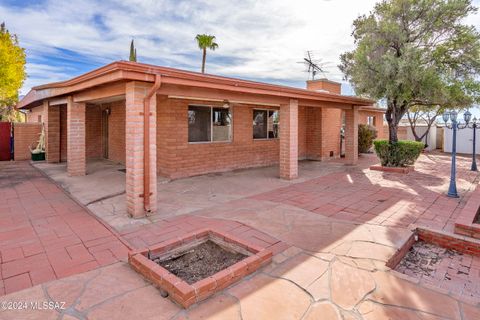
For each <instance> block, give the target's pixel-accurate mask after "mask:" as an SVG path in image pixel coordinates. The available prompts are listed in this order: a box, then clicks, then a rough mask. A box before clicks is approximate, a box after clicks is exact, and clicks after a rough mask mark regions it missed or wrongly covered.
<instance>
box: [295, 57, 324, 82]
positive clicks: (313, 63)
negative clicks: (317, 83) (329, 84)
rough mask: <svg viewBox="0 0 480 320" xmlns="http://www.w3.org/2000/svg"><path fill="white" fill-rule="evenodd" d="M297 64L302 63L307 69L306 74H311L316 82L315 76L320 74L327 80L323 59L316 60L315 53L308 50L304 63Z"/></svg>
mask: <svg viewBox="0 0 480 320" xmlns="http://www.w3.org/2000/svg"><path fill="white" fill-rule="evenodd" d="M297 63H302V64H304V65H305V67H306V68H307V70H305V72H308V73H309V74H311V75H312V80H315V76H316V75H317V73H319V72H320V73H321V74H323V76H324V77H325V78H326V76H325V72H326V71H325V70H324V69H323V66H324V65H325V63H323V62H322V60H321V59H315V57H314V54H313V51H311V50H308V51H307V52H306V53H305V57H304V58H303V61H299V62H297Z"/></svg>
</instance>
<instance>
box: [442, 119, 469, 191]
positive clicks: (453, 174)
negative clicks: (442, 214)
mask: <svg viewBox="0 0 480 320" xmlns="http://www.w3.org/2000/svg"><path fill="white" fill-rule="evenodd" d="M457 115H458V113H457V111H455V110H452V111H445V113H444V114H443V115H442V117H443V121H445V127H446V128H448V129H453V136H452V165H451V169H450V186H449V187H448V193H447V195H448V196H449V197H451V198H458V193H457V183H456V170H457V167H456V156H457V130H461V129H465V128H473V158H472V171H477V164H476V161H475V129H476V127H477V123H476V119H474V122H473V124H470V120H471V117H472V114H471V113H470V112H469V111H468V110H467V111H466V112H465V113H464V114H463V119H464V120H465V123H463V124H462V123H459V122H457ZM449 119H450V121H451V123H449V121H448V120H449Z"/></svg>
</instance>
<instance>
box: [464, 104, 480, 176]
mask: <svg viewBox="0 0 480 320" xmlns="http://www.w3.org/2000/svg"><path fill="white" fill-rule="evenodd" d="M467 112H468V111H467ZM468 114H469V115H468V118H470V117H471V116H472V115H471V114H470V112H468ZM466 119H467V118H466V117H465V122H466V123H467V127H469V128H471V129H473V139H472V140H473V145H472V168H471V169H470V170H472V171H478V169H477V155H476V153H475V147H476V139H477V133H476V131H477V128H478V125H479V123H478V120H477V118H475V117H474V118H473V119H472V122H470V121H468V122H467V120H466ZM469 120H470V119H469Z"/></svg>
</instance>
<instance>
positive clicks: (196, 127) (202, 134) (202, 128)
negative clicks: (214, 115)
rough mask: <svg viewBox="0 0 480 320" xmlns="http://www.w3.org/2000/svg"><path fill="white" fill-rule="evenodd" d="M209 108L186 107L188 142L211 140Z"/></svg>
mask: <svg viewBox="0 0 480 320" xmlns="http://www.w3.org/2000/svg"><path fill="white" fill-rule="evenodd" d="M210 113H211V108H209V107H197V106H189V107H188V142H203V141H211V128H212V126H211V122H210V121H211V117H210Z"/></svg>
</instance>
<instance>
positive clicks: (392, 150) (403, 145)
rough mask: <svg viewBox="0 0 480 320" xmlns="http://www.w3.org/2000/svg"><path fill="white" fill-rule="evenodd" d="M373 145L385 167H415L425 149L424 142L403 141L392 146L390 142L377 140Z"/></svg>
mask: <svg viewBox="0 0 480 320" xmlns="http://www.w3.org/2000/svg"><path fill="white" fill-rule="evenodd" d="M373 145H374V147H375V152H376V153H377V156H378V158H379V159H380V162H381V163H382V166H384V167H406V166H409V165H413V164H414V163H415V161H416V160H417V159H418V157H419V156H420V153H421V152H422V150H423V148H424V147H425V144H424V143H422V142H418V141H403V140H402V141H398V142H396V143H392V144H390V143H389V142H388V140H375V141H374V142H373Z"/></svg>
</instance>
